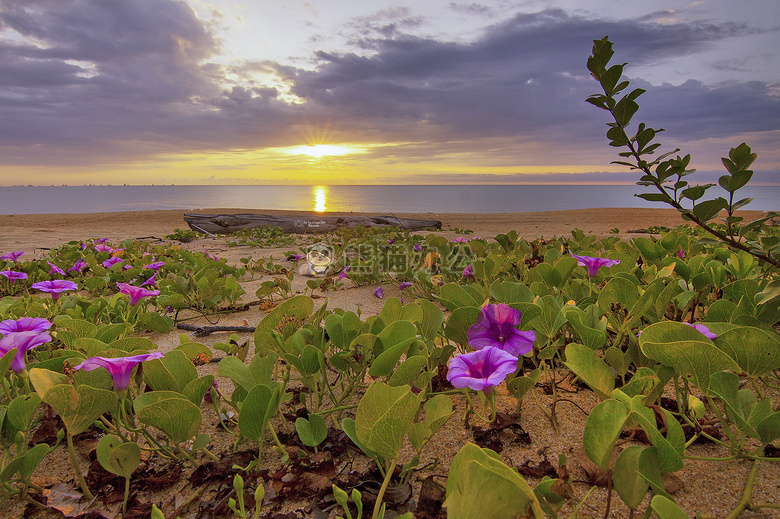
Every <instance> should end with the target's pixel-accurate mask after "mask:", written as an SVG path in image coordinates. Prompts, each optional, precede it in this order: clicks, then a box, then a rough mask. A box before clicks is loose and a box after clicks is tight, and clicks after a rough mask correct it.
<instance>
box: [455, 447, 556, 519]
mask: <svg viewBox="0 0 780 519" xmlns="http://www.w3.org/2000/svg"><path fill="white" fill-rule="evenodd" d="M446 496H447V497H446V500H445V501H444V507H445V508H446V509H447V518H448V519H473V518H476V517H489V518H491V519H513V518H516V517H532V518H537V519H542V518H543V517H544V512H543V511H542V507H541V505H540V504H539V501H538V499H537V498H536V495H535V494H534V492H533V490H532V489H531V487H530V486H529V485H528V483H526V481H525V479H523V477H522V476H520V474H518V473H517V472H516V471H514V470H513V469H511V468H509V467H508V466H506V465H505V464H504V463H503V462H502V461H501V458H499V457H498V455H497V454H496V453H495V452H493V451H491V450H490V449H481V448H479V447H477V446H476V445H474V444H473V443H467V444H466V445H464V446H463V447H462V448H461V449H460V450H459V451H458V453H457V454H456V455H455V458H453V460H452V464H451V465H450V473H449V477H448V478H447V493H446Z"/></svg>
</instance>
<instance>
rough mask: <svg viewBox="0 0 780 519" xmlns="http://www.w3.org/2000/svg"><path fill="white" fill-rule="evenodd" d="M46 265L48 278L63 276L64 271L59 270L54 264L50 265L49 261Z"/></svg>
mask: <svg viewBox="0 0 780 519" xmlns="http://www.w3.org/2000/svg"><path fill="white" fill-rule="evenodd" d="M46 263H48V264H49V275H50V276H53V275H54V274H60V275H63V276H64V275H65V271H64V270H62V269H61V268H59V267H58V266H57V265H55V264H54V263H52V262H51V261H47V262H46Z"/></svg>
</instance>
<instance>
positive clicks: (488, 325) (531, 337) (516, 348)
mask: <svg viewBox="0 0 780 519" xmlns="http://www.w3.org/2000/svg"><path fill="white" fill-rule="evenodd" d="M520 318H521V315H520V311H518V310H515V309H514V308H511V307H510V306H509V305H505V304H504V303H499V304H497V305H493V304H491V305H486V306H485V307H484V308H483V309H482V314H481V315H480V316H479V320H477V322H476V323H475V324H473V325H471V326H470V327H469V329H468V330H466V336H467V337H468V339H469V346H471V347H472V348H474V349H475V350H481V349H483V348H486V347H491V346H493V347H496V348H499V349H501V350H504V351H506V352H509V353H511V354H512V355H514V356H516V357H519V356H520V355H525V354H526V353H528V352H530V351H531V350H532V349H533V347H534V341H536V334H535V333H534V332H532V331H526V332H521V331H520V330H518V329H517V326H519V325H520Z"/></svg>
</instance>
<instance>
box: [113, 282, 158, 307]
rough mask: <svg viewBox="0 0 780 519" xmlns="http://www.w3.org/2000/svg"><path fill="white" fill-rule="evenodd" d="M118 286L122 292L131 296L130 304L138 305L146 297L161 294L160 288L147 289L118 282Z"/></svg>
mask: <svg viewBox="0 0 780 519" xmlns="http://www.w3.org/2000/svg"><path fill="white" fill-rule="evenodd" d="M116 286H117V287H118V288H119V291H120V292H122V293H123V294H125V295H126V296H128V297H129V298H130V306H135V305H137V304H138V302H139V301H140V300H141V299H142V298H144V297H150V296H159V295H160V291H159V290H147V289H145V288H141V287H134V286H133V285H128V284H127V283H117V284H116Z"/></svg>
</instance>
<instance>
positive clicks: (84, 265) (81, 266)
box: [68, 259, 89, 272]
mask: <svg viewBox="0 0 780 519" xmlns="http://www.w3.org/2000/svg"><path fill="white" fill-rule="evenodd" d="M88 266H89V265H88V264H87V262H86V261H84V260H83V259H79V260H78V261H77V262H76V263H74V264H73V266H72V267H71V268H69V269H68V272H72V271H74V270H75V271H76V272H81V271H82V270H84V269H85V268H87V267H88Z"/></svg>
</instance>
